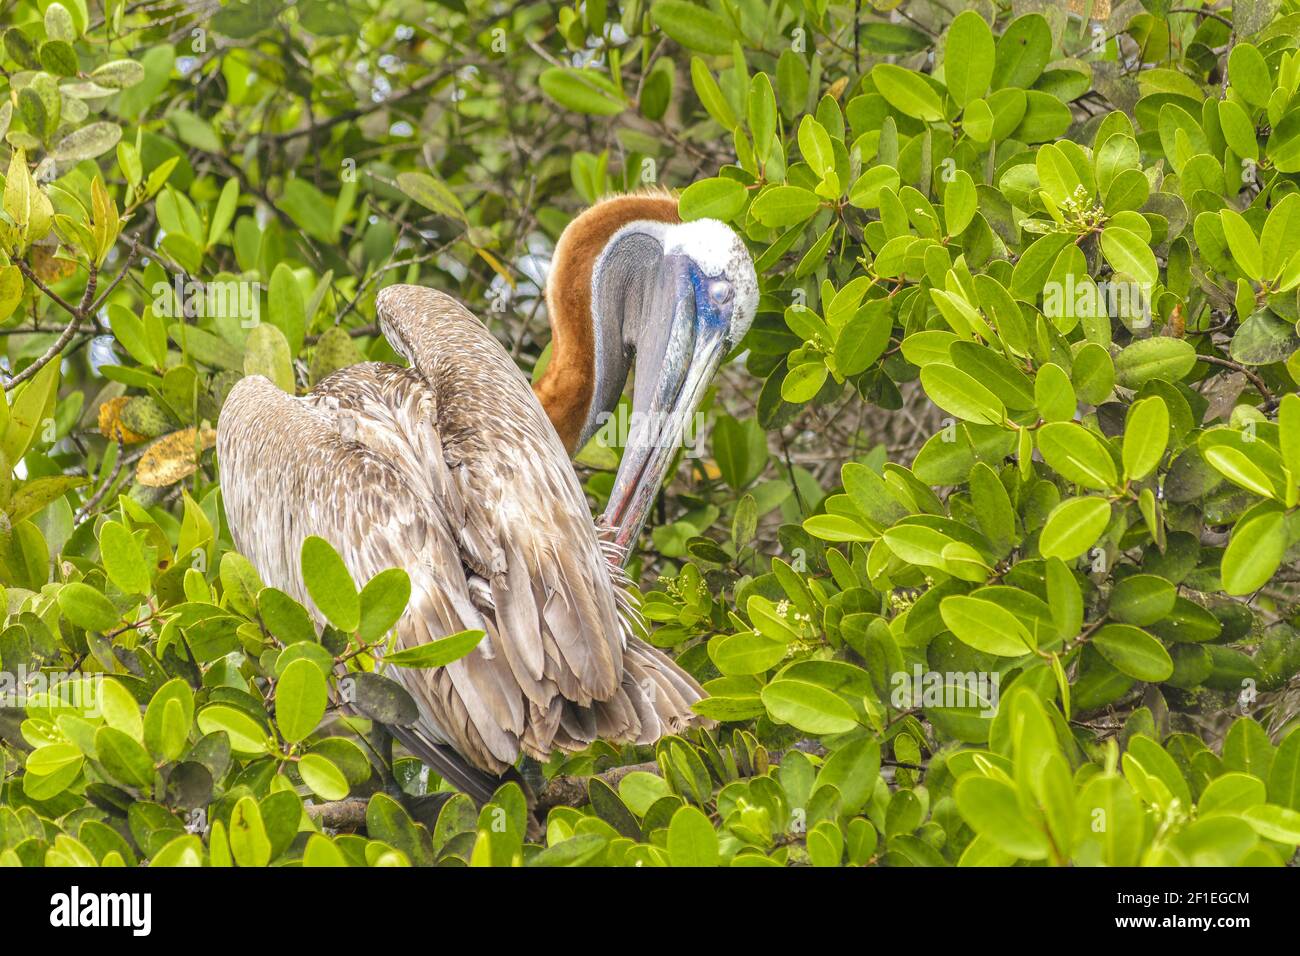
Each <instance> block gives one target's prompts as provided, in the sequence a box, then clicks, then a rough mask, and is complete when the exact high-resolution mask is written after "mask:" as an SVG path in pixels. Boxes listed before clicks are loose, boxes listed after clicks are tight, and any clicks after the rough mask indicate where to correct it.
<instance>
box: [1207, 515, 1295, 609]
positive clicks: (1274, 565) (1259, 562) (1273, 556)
mask: <svg viewBox="0 0 1300 956" xmlns="http://www.w3.org/2000/svg"><path fill="white" fill-rule="evenodd" d="M1288 542H1289V536H1288V534H1287V529H1286V516H1285V514H1284V513H1283V512H1282V511H1281V510H1280V509H1277V508H1271V509H1269V510H1266V511H1262V512H1258V513H1252V514H1251V515H1249V516H1247V517H1246V518H1243V519H1242V520H1241V521H1239V522H1238V523H1237V525H1236V527H1234V528H1233V530H1232V537H1231V539H1230V540H1229V541H1228V547H1227V548H1226V549H1225V550H1224V552H1223V563H1222V566H1221V568H1220V572H1219V573H1220V576H1221V578H1222V580H1223V590H1224V591H1226V592H1227V593H1228V594H1234V595H1240V594H1250V593H1251V592H1253V591H1255V590H1257V589H1258V588H1261V587H1263V586H1264V585H1265V584H1267V583H1268V582H1269V580H1270V579H1271V578H1272V577H1273V575H1274V573H1275V572H1276V571H1277V569H1278V566H1279V565H1280V564H1281V563H1282V558H1283V557H1284V556H1285V555H1286V549H1287V544H1288Z"/></svg>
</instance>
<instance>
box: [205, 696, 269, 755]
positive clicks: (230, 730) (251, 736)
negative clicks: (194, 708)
mask: <svg viewBox="0 0 1300 956" xmlns="http://www.w3.org/2000/svg"><path fill="white" fill-rule="evenodd" d="M198 724H199V730H200V731H201V732H203V733H205V734H214V733H217V732H218V731H223V732H224V733H225V734H226V735H227V736H228V737H229V738H230V749H231V750H232V751H234V752H235V753H237V754H247V755H256V754H263V753H266V749H267V739H268V735H267V733H266V731H265V730H264V729H263V728H262V727H261V726H259V725H258V723H257V721H255V720H254V719H253V718H252V717H250V716H248V714H246V713H244V712H243V711H242V710H238V709H236V708H234V707H231V706H230V705H229V704H209V705H208V706H207V707H204V708H203V709H202V710H201V711H199V716H198Z"/></svg>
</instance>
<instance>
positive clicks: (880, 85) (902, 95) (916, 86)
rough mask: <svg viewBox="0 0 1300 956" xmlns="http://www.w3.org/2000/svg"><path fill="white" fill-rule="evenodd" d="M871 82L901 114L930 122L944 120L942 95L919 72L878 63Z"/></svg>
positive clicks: (872, 72) (874, 68) (872, 69)
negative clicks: (940, 97)
mask: <svg viewBox="0 0 1300 956" xmlns="http://www.w3.org/2000/svg"><path fill="white" fill-rule="evenodd" d="M871 80H872V82H873V83H875V84H876V89H877V90H879V91H880V95H881V96H883V97H884V98H885V100H886V101H887V102H888V103H889V105H890V106H892V107H893V108H894V109H896V110H898V111H899V112H900V113H903V114H904V115H906V116H911V117H914V118H915V119H919V120H923V121H925V122H927V123H937V122H939V121H940V120H942V119H943V103H942V102H940V100H939V94H938V93H936V92H935V90H934V87H932V86H931V85H930V84H929V83H927V82H926V81H925V80H924V79H922V78H921V75H920V74H919V73H917V72H916V71H914V70H908V69H905V68H903V67H901V66H895V65H894V64H892V63H877V64H876V65H875V66H874V67H872V68H871Z"/></svg>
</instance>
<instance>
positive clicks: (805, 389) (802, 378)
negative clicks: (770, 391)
mask: <svg viewBox="0 0 1300 956" xmlns="http://www.w3.org/2000/svg"><path fill="white" fill-rule="evenodd" d="M828 374H829V370H828V369H827V368H826V363H825V362H823V361H821V360H820V359H819V360H818V361H815V362H804V363H803V364H802V365H796V366H795V367H794V368H792V369H790V371H789V372H788V373H787V374H786V376H785V379H784V380H783V381H782V382H781V397H782V398H783V399H785V400H786V401H787V402H790V403H791V404H794V405H798V404H800V403H802V402H807V401H810V400H812V398H813V397H814V396H815V395H816V394H817V393H818V392H820V391H821V389H822V386H823V385H824V384H826V376H827V375H828Z"/></svg>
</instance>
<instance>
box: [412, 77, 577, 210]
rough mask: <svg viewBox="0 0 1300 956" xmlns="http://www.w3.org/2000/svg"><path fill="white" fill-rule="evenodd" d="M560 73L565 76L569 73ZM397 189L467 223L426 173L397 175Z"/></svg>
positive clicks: (452, 198) (453, 197)
mask: <svg viewBox="0 0 1300 956" xmlns="http://www.w3.org/2000/svg"><path fill="white" fill-rule="evenodd" d="M551 72H553V71H551V70H548V71H546V73H543V74H542V77H543V79H545V77H546V75H547V73H551ZM561 72H563V73H565V75H566V76H567V75H568V72H569V71H561ZM575 82H577V83H578V85H580V86H583V88H584V89H586V86H585V84H587V83H590V82H592V81H591V79H590V78H589V77H584V78H583V79H582V80H579V81H575ZM542 89H543V91H545V92H547V93H548V95H549V94H550V90H548V89H547V85H546V84H545V83H543V85H542ZM397 188H398V189H400V190H401V191H402V192H404V193H406V195H408V196H410V197H411V198H412V199H414V200H415V201H416V202H418V203H419V204H420V205H421V206H423V207H424V208H425V209H428V210H429V211H431V212H435V213H437V214H438V215H440V216H445V217H446V218H448V219H456V220H459V221H460V222H462V223H468V222H469V220H468V219H467V218H466V216H465V207H464V206H462V205H461V202H460V199H458V198H457V197H456V194H455V193H453V192H452V191H451V190H450V189H449V188H448V187H447V184H446V183H444V182H443V181H442V180H440V179H435V178H434V177H432V176H430V175H429V174H428V173H419V172H415V173H398V175H397Z"/></svg>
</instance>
